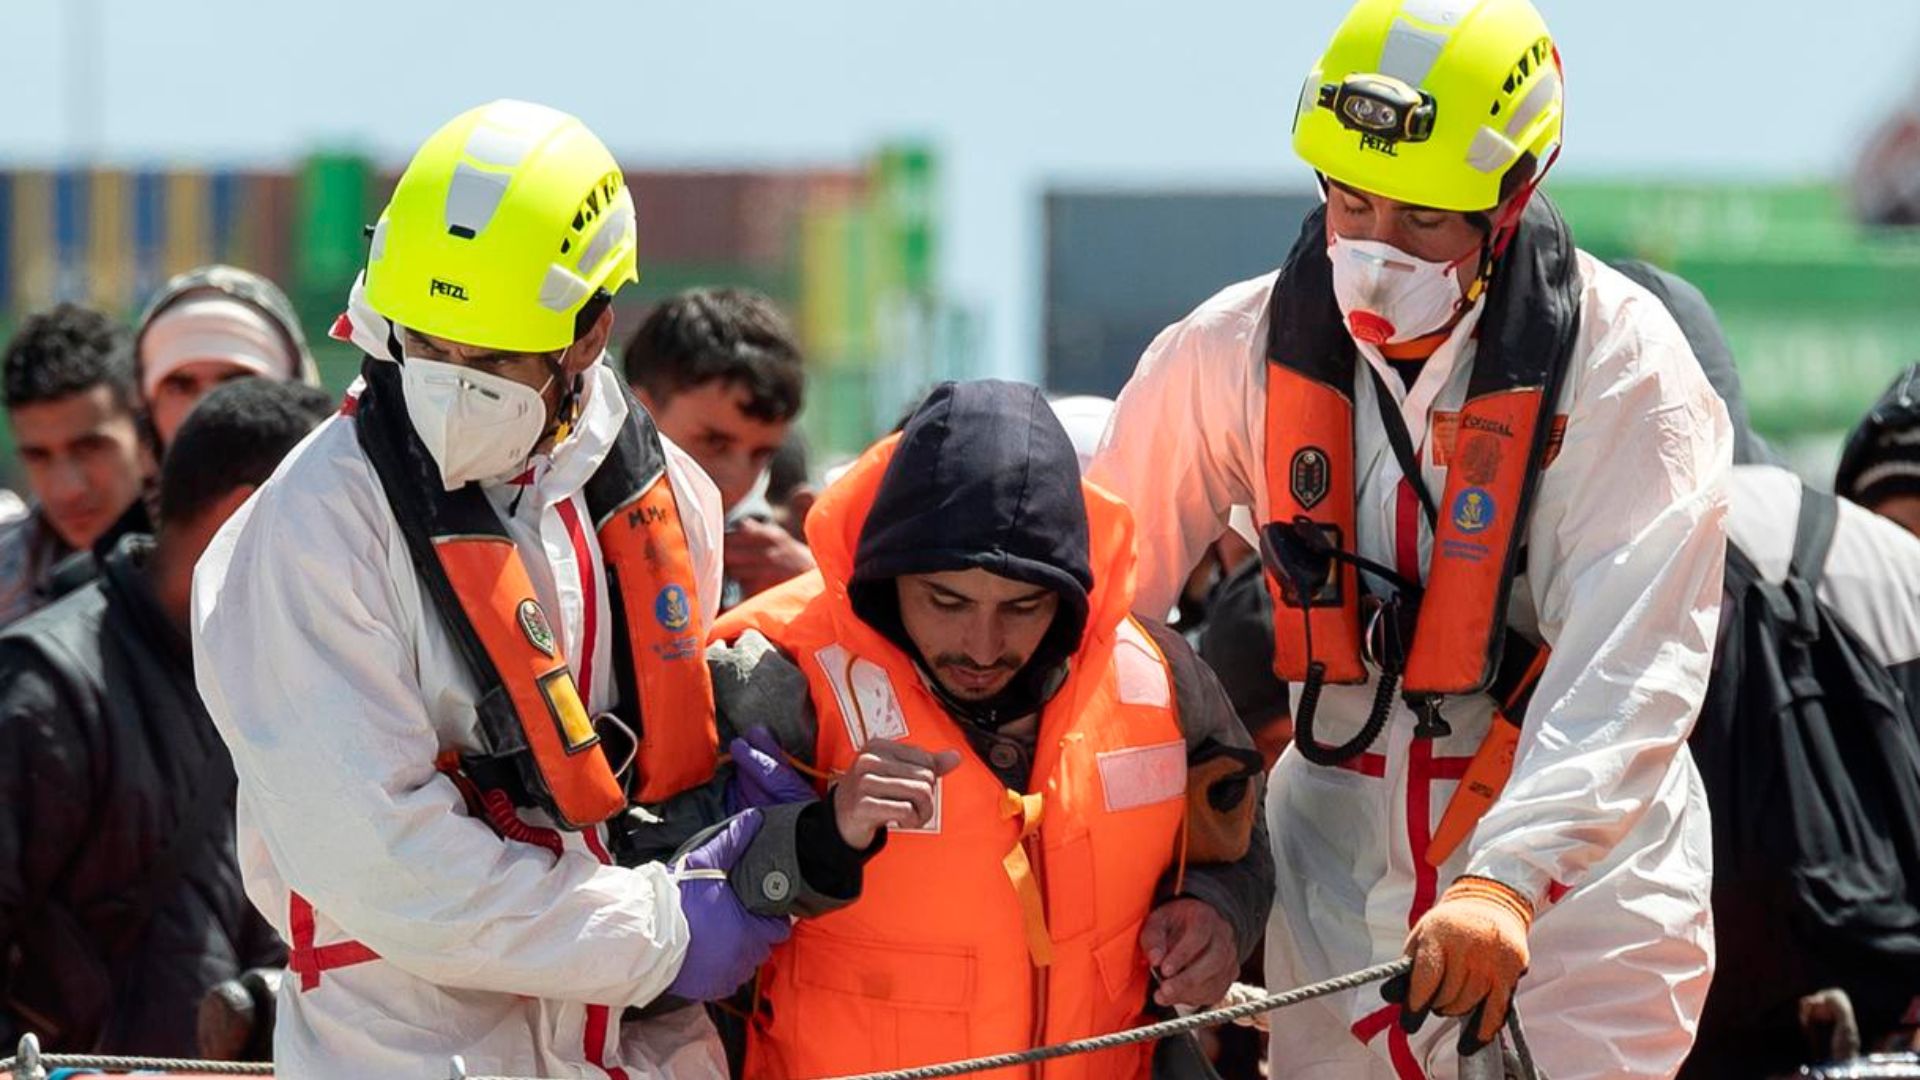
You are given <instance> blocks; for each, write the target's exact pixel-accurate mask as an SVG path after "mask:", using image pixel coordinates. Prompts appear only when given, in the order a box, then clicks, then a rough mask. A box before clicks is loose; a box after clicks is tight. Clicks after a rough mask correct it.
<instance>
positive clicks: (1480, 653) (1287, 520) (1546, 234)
mask: <svg viewBox="0 0 1920 1080" xmlns="http://www.w3.org/2000/svg"><path fill="white" fill-rule="evenodd" d="M1325 215H1326V211H1325V209H1324V208H1322V209H1320V210H1317V211H1315V213H1314V214H1312V215H1310V216H1309V217H1308V220H1307V222H1306V224H1305V225H1304V226H1303V227H1302V230H1301V235H1300V240H1299V242H1298V243H1297V244H1296V245H1295V247H1294V250H1293V254H1292V255H1291V256H1290V257H1289V259H1288V261H1287V265H1286V268H1285V269H1284V270H1282V271H1281V273H1280V277H1279V279H1278V281H1276V283H1275V285H1274V290H1273V301H1272V308H1271V312H1270V323H1271V327H1270V330H1269V337H1268V347H1267V361H1266V373H1267V380H1266V381H1267V423H1266V479H1267V498H1268V502H1269V505H1270V508H1271V510H1270V515H1269V524H1267V526H1266V527H1265V529H1264V530H1263V532H1264V533H1265V537H1264V539H1266V540H1267V541H1268V545H1267V546H1268V547H1276V546H1279V545H1282V544H1286V543H1289V542H1294V543H1297V541H1293V540H1290V539H1289V534H1290V533H1297V531H1298V530H1303V529H1311V530H1314V531H1316V532H1317V533H1318V534H1319V537H1320V538H1321V539H1322V540H1323V541H1324V542H1325V543H1326V544H1328V545H1330V546H1331V547H1333V548H1336V549H1339V550H1341V551H1344V552H1348V553H1351V552H1354V551H1356V550H1357V549H1358V546H1359V545H1358V538H1357V536H1356V530H1357V527H1358V525H1357V518H1356V514H1355V510H1354V492H1355V487H1356V484H1357V477H1356V475H1355V471H1354V450H1353V446H1354V417H1353V402H1354V396H1355V395H1354V379H1355V378H1356V377H1358V373H1359V372H1360V371H1361V370H1362V369H1363V368H1365V367H1366V361H1364V360H1363V359H1361V358H1359V357H1358V356H1357V355H1356V351H1355V348H1354V344H1353V340H1352V338H1351V337H1350V336H1348V333H1347V330H1346V327H1345V325H1344V323H1343V322H1342V320H1341V317H1340V311H1339V307H1338V304H1337V303H1336V302H1335V300H1334V296H1333V284H1332V270H1331V267H1330V265H1329V263H1328V259H1327V251H1326V243H1327V241H1326V222H1325ZM1486 304H1487V307H1486V311H1485V312H1484V313H1483V315H1482V318H1481V320H1480V323H1479V328H1478V333H1479V345H1478V351H1477V353H1476V354H1475V356H1474V360H1473V374H1472V376H1471V381H1470V383H1469V385H1468V389H1467V397H1466V402H1465V404H1464V405H1462V406H1461V409H1460V412H1459V415H1458V418H1457V420H1456V421H1455V424H1454V432H1453V445H1452V446H1451V447H1449V449H1450V451H1451V454H1450V457H1449V459H1448V472H1447V482H1446V489H1445V491H1444V492H1443V494H1442V495H1441V497H1440V499H1439V501H1438V503H1437V504H1436V506H1435V510H1436V520H1435V523H1434V535H1433V554H1432V558H1431V560H1430V562H1429V565H1428V566H1427V568H1426V582H1425V593H1424V596H1422V597H1421V598H1420V600H1419V616H1418V622H1417V624H1416V626H1415V629H1414V633H1413V640H1412V643H1411V646H1410V648H1409V649H1408V652H1407V654H1406V658H1405V664H1406V670H1405V675H1404V679H1403V681H1402V684H1401V685H1402V688H1403V689H1404V691H1405V692H1406V693H1408V694H1410V695H1443V694H1467V693H1476V692H1479V691H1481V690H1484V689H1486V688H1487V687H1488V686H1490V685H1491V684H1492V683H1493V681H1494V678H1495V674H1496V672H1497V671H1498V669H1499V667H1500V663H1501V653H1502V648H1503V646H1504V645H1505V643H1506V637H1507V635H1506V612H1507V601H1508V595H1509V591H1510V589H1511V587H1512V584H1513V578H1514V575H1515V572H1516V568H1517V566H1518V564H1519V559H1520V554H1521V550H1522V548H1523V546H1524V538H1525V535H1526V533H1525V526H1526V522H1527V519H1528V516H1529V514H1530V512H1531V510H1532V503H1533V497H1534V490H1535V488H1536V486H1537V484H1538V480H1539V475H1540V471H1541V470H1542V469H1543V468H1544V467H1545V464H1546V461H1547V458H1548V455H1549V452H1550V448H1551V447H1552V445H1553V444H1554V443H1555V441H1556V440H1557V437H1558V434H1559V428H1558V427H1557V426H1556V425H1555V424H1554V422H1553V412H1554V408H1555V406H1556V403H1557V401H1558V398H1559V392H1560V387H1561V385H1562V383H1563V381H1564V377H1565V373H1566V370H1567V367H1568V364H1569V361H1570V357H1571V355H1572V351H1573V344H1574V337H1575V334H1576V331H1577V329H1578V326H1579V319H1580V302H1579V283H1578V272H1577V268H1576V265H1575V252H1574V248H1573V242H1572V238H1571V236H1569V235H1568V233H1567V230H1566V226H1565V225H1564V223H1562V222H1561V220H1560V217H1559V214H1558V212H1557V211H1555V210H1554V209H1553V207H1552V205H1551V204H1550V203H1548V202H1547V200H1546V199H1544V198H1536V199H1534V200H1533V201H1532V202H1531V204H1530V205H1529V206H1528V208H1527V211H1526V216H1525V224H1524V226H1523V227H1522V228H1521V229H1520V230H1519V231H1518V233H1516V234H1515V239H1514V242H1513V243H1512V244H1511V245H1510V246H1509V247H1508V248H1507V249H1506V251H1505V252H1504V253H1503V254H1502V255H1501V256H1500V261H1499V263H1498V266H1497V268H1496V270H1495V273H1494V277H1493V286H1492V288H1491V290H1490V291H1489V293H1488V296H1487V301H1486ZM1297 551H1298V549H1297V548H1296V553H1297ZM1268 584H1269V586H1270V589H1271V591H1272V593H1273V597H1274V671H1275V673H1276V674H1277V675H1278V676H1279V677H1280V678H1282V679H1285V680H1287V681H1289V682H1296V683H1298V682H1307V681H1309V674H1310V672H1309V665H1310V663H1312V662H1317V663H1319V664H1323V665H1325V669H1324V681H1325V682H1332V683H1361V682H1365V681H1366V680H1367V668H1366V664H1365V663H1364V662H1363V660H1362V655H1361V633H1362V627H1361V615H1360V588H1359V580H1358V572H1357V571H1356V569H1355V566H1354V564H1353V563H1352V562H1350V561H1343V560H1329V561H1328V564H1327V565H1325V566H1324V576H1323V579H1322V580H1321V581H1319V582H1317V583H1315V584H1314V587H1313V588H1311V589H1306V590H1303V589H1301V588H1296V587H1295V586H1294V584H1293V583H1292V582H1291V581H1288V580H1285V575H1284V574H1270V575H1269V576H1268ZM1303 592H1311V595H1310V596H1303V595H1302V593H1303ZM1303 605H1305V607H1306V614H1305V617H1304V618H1303V617H1302V614H1301V611H1302V607H1303ZM1309 622H1310V623H1311V629H1309V628H1308V626H1307V625H1306V624H1307V623H1309ZM1309 635H1310V637H1309ZM1309 642H1310V643H1311V650H1309ZM1309 652H1311V655H1309Z"/></svg>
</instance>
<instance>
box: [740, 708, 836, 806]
mask: <svg viewBox="0 0 1920 1080" xmlns="http://www.w3.org/2000/svg"><path fill="white" fill-rule="evenodd" d="M727 753H728V755H729V756H730V757H732V758H733V779H731V780H729V781H728V782H727V811H728V812H729V813H734V814H737V813H739V812H740V811H742V810H746V809H748V808H751V807H760V806H775V805H778V804H780V803H796V802H808V801H810V800H813V799H817V798H819V797H820V794H819V793H818V792H816V791H814V790H813V785H812V784H809V783H807V781H806V778H805V777H803V776H801V775H800V773H799V772H798V771H796V770H795V769H794V767H793V766H792V765H790V764H788V763H787V752H786V750H784V749H783V748H781V746H780V740H778V739H776V738H774V737H773V732H771V731H768V730H767V729H766V728H764V727H757V728H754V729H753V730H752V731H749V732H747V734H746V737H745V738H736V739H734V740H733V742H732V743H730V744H728V746H727Z"/></svg>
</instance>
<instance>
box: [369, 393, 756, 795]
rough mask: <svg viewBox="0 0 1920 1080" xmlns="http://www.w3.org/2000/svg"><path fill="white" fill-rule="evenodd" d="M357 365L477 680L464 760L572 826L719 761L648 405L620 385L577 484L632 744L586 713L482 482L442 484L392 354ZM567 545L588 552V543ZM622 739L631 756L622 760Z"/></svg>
mask: <svg viewBox="0 0 1920 1080" xmlns="http://www.w3.org/2000/svg"><path fill="white" fill-rule="evenodd" d="M361 373H362V376H363V378H364V379H365V381H366V386H365V388H364V390H363V391H362V392H361V394H360V396H359V398H358V399H357V401H356V402H355V407H354V411H353V414H352V415H353V419H354V423H355V427H356V432H357V435H358V437H359V440H360V444H361V446H362V448H363V449H364V450H365V451H366V454H367V457H368V460H369V461H370V462H371V463H372V465H373V468H374V471H375V473H376V475H378V476H379V478H380V481H381V486H382V488H383V490H384V491H385V493H386V496H387V502H388V505H389V506H391V507H392V509H393V512H394V517H395V519H396V520H397V521H398V522H399V525H400V530H401V534H402V535H403V536H404V537H405V538H406V542H407V546H408V551H409V554H410V555H411V556H412V560H413V564H414V568H415V569H416V570H417V571H418V572H419V574H420V579H421V583H422V584H423V586H425V588H426V590H427V592H428V594H429V595H430V596H431V597H432V598H433V600H434V608H435V609H436V610H437V611H438V612H439V614H440V617H441V619H442V622H443V624H444V625H445V626H446V628H447V630H448V632H449V633H450V635H451V636H452V638H453V640H454V645H455V647H456V651H457V652H458V653H459V655H460V656H461V658H462V659H463V660H464V661H465V662H466V666H467V669H468V671H469V672H470V674H471V675H472V676H473V678H474V681H475V682H476V684H477V685H478V689H479V694H478V699H477V700H476V702H475V706H474V707H475V712H476V713H477V715H478V719H479V726H480V729H481V731H482V733H483V735H484V736H485V739H486V743H487V745H486V746H485V747H484V748H483V749H482V750H481V751H479V752H476V753H473V754H469V755H466V756H465V757H464V759H463V767H464V768H466V769H467V770H469V771H471V772H474V773H476V774H478V775H477V779H479V781H480V783H481V784H482V786H484V787H488V788H501V789H504V790H507V791H508V792H509V793H510V794H511V795H512V797H513V800H514V802H515V803H517V804H519V805H525V806H533V807H536V808H539V809H541V810H543V811H545V812H546V813H547V814H548V815H549V816H551V817H552V818H553V819H554V820H555V821H556V822H557V823H559V824H560V825H561V826H563V827H565V828H569V829H583V828H587V827H589V826H592V825H595V824H597V823H599V822H601V821H605V820H606V819H608V818H609V817H612V816H613V815H614V814H616V813H618V812H619V811H620V810H621V809H622V808H623V807H625V806H626V805H628V803H629V802H630V801H648V802H651V801H657V800H659V799H664V798H666V797H668V796H670V795H673V794H676V793H678V792H680V791H684V790H686V789H687V788H690V787H692V786H694V785H695V784H698V783H702V782H704V781H705V780H706V779H707V778H708V777H710V776H711V775H712V774H713V769H714V767H715V765H716V763H717V760H718V754H717V738H716V734H715V729H714V718H713V688H712V684H711V682H710V680H709V677H708V674H707V669H706V664H705V662H704V659H703V658H702V655H701V650H700V646H701V634H700V629H699V626H698V620H699V599H698V593H697V591H696V587H695V579H694V574H693V564H692V556H691V555H690V553H689V552H688V551H687V543H686V534H685V531H684V530H683V528H682V526H681V520H680V514H679V508H678V506H677V504H676V501H675V499H674V496H673V490H672V484H671V481H670V480H669V479H668V477H667V474H666V458H665V451H664V449H663V448H662V446H661V443H660V437H659V434H658V432H657V431H656V430H655V428H654V427H653V422H652V420H651V418H649V417H648V416H647V413H646V411H645V410H644V409H642V408H641V407H640V405H639V404H638V403H637V402H636V401H634V400H633V398H632V396H631V394H630V393H628V392H627V391H626V388H625V387H624V386H622V387H621V388H620V389H621V392H622V393H625V394H627V405H628V423H627V424H626V425H625V427H624V428H623V430H622V431H621V433H620V434H619V436H618V437H617V439H616V440H615V443H614V446H613V447H612V448H610V450H609V452H608V454H607V457H606V460H605V461H604V462H603V463H602V464H601V466H600V468H599V469H598V470H597V471H596V472H595V473H594V475H593V476H592V477H591V478H590V479H589V480H588V482H587V484H586V487H585V489H584V491H583V495H584V499H585V502H586V504H587V509H588V512H589V514H590V515H592V517H593V519H594V521H595V523H596V529H595V532H596V536H597V537H598V539H599V541H600V548H601V556H602V559H603V562H604V566H605V571H606V576H607V593H608V596H609V598H610V600H611V602H612V606H613V613H612V614H613V618H612V619H610V620H609V621H610V622H611V624H612V626H613V629H614V642H613V646H614V647H613V648H612V650H611V653H612V656H613V669H614V676H615V681H616V684H617V685H616V690H617V699H618V700H617V704H616V707H615V709H614V710H613V712H614V716H615V717H616V718H618V719H619V720H620V721H621V723H622V724H624V725H625V727H626V728H628V729H631V731H632V733H633V736H634V738H635V739H637V745H631V744H629V741H628V737H627V734H626V733H625V732H623V731H621V730H620V728H619V726H617V725H603V724H602V723H599V722H596V719H595V717H594V716H593V714H592V712H591V710H590V708H589V703H588V702H586V701H585V700H584V699H583V698H582V695H581V693H580V689H579V686H578V685H577V683H576V682H575V679H574V675H573V672H572V670H571V668H570V667H569V665H568V663H567V660H566V656H565V654H564V652H563V651H562V650H561V649H560V647H559V645H558V642H557V640H556V639H555V637H554V633H553V629H552V627H551V626H550V625H549V624H548V622H547V617H546V613H545V611H543V610H542V608H541V605H540V603H539V600H538V599H537V598H536V595H535V593H534V590H533V585H532V579H531V578H530V577H529V576H528V574H527V570H526V567H525V565H524V563H523V562H522V561H521V557H520V552H519V549H518V548H517V547H516V546H515V544H514V543H513V541H512V539H511V538H510V537H509V536H508V535H507V532H506V528H505V526H504V525H503V524H502V523H501V522H500V519H499V517H498V515H497V514H495V513H494V510H493V507H492V506H491V504H489V503H488V502H487V500H486V496H485V495H484V494H482V493H481V492H480V490H479V488H478V486H477V485H472V484H469V485H467V486H465V487H463V488H461V489H460V490H458V491H453V492H447V491H444V490H443V489H442V487H441V485H440V483H439V475H438V471H437V469H436V468H435V466H434V464H433V461H432V458H431V456H430V455H428V454H427V451H426V448H425V447H424V446H423V445H422V444H421V443H420V441H419V438H418V436H417V435H415V434H414V432H413V429H412V425H411V423H410V421H408V419H407V416H406V409H405V404H404V400H403V398H402V391H401V387H400V376H399V369H398V367H397V365H395V364H392V363H387V362H384V361H377V360H372V359H369V360H368V361H367V362H366V363H365V364H364V365H363V367H362V372H361ZM576 539H577V538H576ZM577 547H578V549H579V552H578V557H579V558H581V559H582V560H583V561H584V560H585V559H586V557H587V556H586V551H585V547H584V544H577ZM588 584H591V583H590V582H589V583H588ZM584 659H585V662H587V663H589V664H590V663H591V662H592V658H591V656H588V657H585V658H584ZM615 742H617V743H618V745H610V744H612V743H615ZM629 749H631V750H632V752H633V759H634V765H633V770H632V772H631V773H630V774H622V775H616V774H615V772H614V768H615V765H616V763H618V762H621V761H624V760H625V759H626V757H627V751H628V750H629Z"/></svg>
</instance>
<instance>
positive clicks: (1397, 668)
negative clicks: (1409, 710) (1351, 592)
mask: <svg viewBox="0 0 1920 1080" xmlns="http://www.w3.org/2000/svg"><path fill="white" fill-rule="evenodd" d="M1360 611H1361V616H1362V618H1363V619H1364V620H1365V623H1364V625H1365V627H1366V630H1365V631H1364V632H1363V633H1362V634H1361V636H1360V655H1361V656H1362V657H1364V658H1365V659H1366V661H1367V663H1369V664H1372V665H1373V666H1374V667H1377V668H1379V669H1380V670H1381V671H1382V672H1383V673H1386V674H1390V675H1401V674H1404V673H1405V672H1406V670H1407V654H1408V653H1409V652H1410V651H1411V649H1412V647H1413V629H1414V626H1415V625H1416V624H1418V622H1419V621H1420V601H1419V600H1418V599H1408V598H1407V597H1406V596H1405V595H1403V594H1401V593H1397V592H1396V593H1395V594H1394V595H1392V596H1386V597H1380V596H1374V595H1371V594H1368V595H1365V596H1362V597H1361V598H1360Z"/></svg>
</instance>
